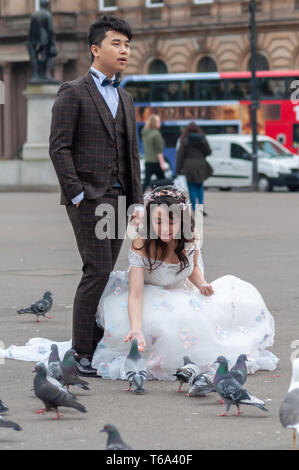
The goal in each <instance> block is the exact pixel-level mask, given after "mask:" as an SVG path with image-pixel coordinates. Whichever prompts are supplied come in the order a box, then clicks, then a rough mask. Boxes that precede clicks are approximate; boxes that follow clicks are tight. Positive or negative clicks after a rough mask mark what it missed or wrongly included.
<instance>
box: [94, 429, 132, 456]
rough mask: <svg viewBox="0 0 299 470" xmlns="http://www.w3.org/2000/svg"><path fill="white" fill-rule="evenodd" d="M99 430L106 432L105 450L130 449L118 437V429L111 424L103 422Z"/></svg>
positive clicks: (130, 448)
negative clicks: (103, 424)
mask: <svg viewBox="0 0 299 470" xmlns="http://www.w3.org/2000/svg"><path fill="white" fill-rule="evenodd" d="M101 432H106V433H107V434H108V438H107V443H106V449H107V450H132V447H130V446H129V445H128V444H126V443H125V442H124V441H123V440H122V438H121V437H120V434H119V431H118V430H117V428H116V427H115V426H113V424H105V426H104V427H103V429H101Z"/></svg>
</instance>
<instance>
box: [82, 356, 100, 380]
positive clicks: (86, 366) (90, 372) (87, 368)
mask: <svg viewBox="0 0 299 470" xmlns="http://www.w3.org/2000/svg"><path fill="white" fill-rule="evenodd" d="M77 374H78V375H81V376H83V377H100V375H97V370H96V369H94V368H93V367H91V362H90V360H89V359H87V357H82V359H80V361H78V362H77Z"/></svg>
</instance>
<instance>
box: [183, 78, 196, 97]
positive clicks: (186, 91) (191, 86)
mask: <svg viewBox="0 0 299 470" xmlns="http://www.w3.org/2000/svg"><path fill="white" fill-rule="evenodd" d="M195 98H196V81H195V80H186V81H183V82H182V100H183V101H193V100H195Z"/></svg>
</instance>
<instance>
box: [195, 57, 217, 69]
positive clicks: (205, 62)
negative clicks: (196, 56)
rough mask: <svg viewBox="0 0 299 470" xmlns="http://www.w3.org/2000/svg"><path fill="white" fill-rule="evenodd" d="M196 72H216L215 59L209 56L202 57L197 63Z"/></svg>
mask: <svg viewBox="0 0 299 470" xmlns="http://www.w3.org/2000/svg"><path fill="white" fill-rule="evenodd" d="M197 72H199V73H206V72H217V64H216V62H215V60H214V59H212V57H209V56H205V57H202V58H201V59H200V61H199V62H198V64H197Z"/></svg>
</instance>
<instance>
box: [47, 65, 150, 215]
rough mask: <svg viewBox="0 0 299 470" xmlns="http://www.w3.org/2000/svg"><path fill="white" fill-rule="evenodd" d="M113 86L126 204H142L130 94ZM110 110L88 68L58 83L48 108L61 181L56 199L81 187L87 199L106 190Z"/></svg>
mask: <svg viewBox="0 0 299 470" xmlns="http://www.w3.org/2000/svg"><path fill="white" fill-rule="evenodd" d="M118 92H119V99H120V100H121V101H122V104H123V109H124V113H125V122H126V138H127V158H128V160H129V175H128V177H129V183H130V184H129V185H128V187H129V188H130V190H129V193H128V194H127V195H126V196H127V207H128V206H129V205H131V204H143V194H142V188H141V180H140V157H139V153H138V146H137V139H136V119H135V110H134V103H133V98H132V96H131V95H129V94H128V93H127V92H126V91H125V90H123V89H122V88H118ZM109 112H110V111H109V109H108V107H107V106H103V101H102V99H101V96H100V93H99V90H98V89H97V87H96V84H95V83H94V80H93V78H92V76H91V75H90V73H87V74H86V75H84V76H82V77H80V78H78V79H76V80H74V81H71V82H65V83H63V84H62V85H61V87H60V88H59V90H58V94H57V97H56V100H55V103H54V106H53V110H52V124H51V134H50V157H51V159H52V161H53V164H54V167H55V170H56V173H57V177H58V180H59V183H60V187H61V204H66V205H68V204H71V200H72V199H73V198H74V197H76V196H78V195H79V194H80V193H81V192H82V191H84V192H85V196H86V198H87V199H96V198H99V197H101V196H103V195H104V194H105V192H106V191H107V189H108V186H109V183H110V179H111V171H112V170H111V167H112V158H113V151H114V145H115V143H114V138H113V129H112V126H111V120H109V118H108V115H107V113H109Z"/></svg>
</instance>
